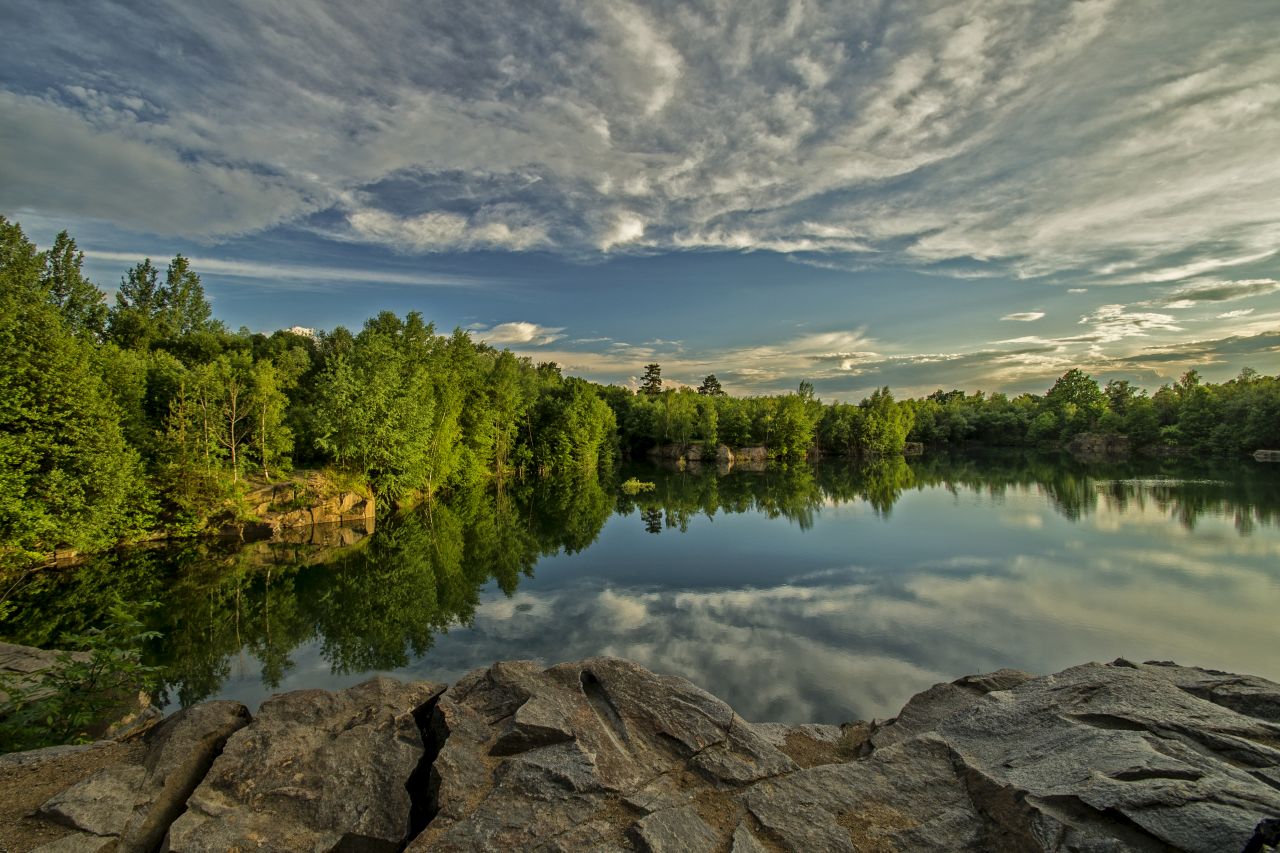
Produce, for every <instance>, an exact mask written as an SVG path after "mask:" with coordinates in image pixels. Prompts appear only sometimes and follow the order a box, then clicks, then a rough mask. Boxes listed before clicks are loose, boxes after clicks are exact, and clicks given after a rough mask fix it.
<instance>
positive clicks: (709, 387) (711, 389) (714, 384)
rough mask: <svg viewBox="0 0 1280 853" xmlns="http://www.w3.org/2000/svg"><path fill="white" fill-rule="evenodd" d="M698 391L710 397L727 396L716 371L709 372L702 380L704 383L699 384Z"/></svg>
mask: <svg viewBox="0 0 1280 853" xmlns="http://www.w3.org/2000/svg"><path fill="white" fill-rule="evenodd" d="M698 393H699V394H706V395H707V396H710V397H723V396H725V393H724V389H723V388H721V387H720V380H719V379H716V375H715V374H714V373H709V374H707V378H706V379H703V380H702V384H701V385H699V386H698Z"/></svg>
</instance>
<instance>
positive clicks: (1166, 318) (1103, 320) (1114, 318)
mask: <svg viewBox="0 0 1280 853" xmlns="http://www.w3.org/2000/svg"><path fill="white" fill-rule="evenodd" d="M1080 324H1081V325H1087V326H1091V327H1092V331H1093V334H1094V335H1095V336H1096V338H1097V341H1098V342H1099V343H1110V342H1114V341H1119V340H1122V339H1124V338H1133V337H1147V336H1148V335H1150V334H1151V333H1152V332H1157V331H1166V332H1180V331H1182V327H1181V326H1178V325H1175V324H1174V321H1173V317H1172V316H1171V315H1169V314H1156V313H1152V312H1142V311H1129V310H1126V308H1125V306H1123V305H1100V306H1098V308H1097V310H1096V311H1094V312H1093V313H1092V314H1087V315H1085V316H1084V317H1081V318H1080Z"/></svg>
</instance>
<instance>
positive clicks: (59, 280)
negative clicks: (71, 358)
mask: <svg viewBox="0 0 1280 853" xmlns="http://www.w3.org/2000/svg"><path fill="white" fill-rule="evenodd" d="M83 265H84V252H82V251H80V250H79V249H78V248H77V247H76V241H75V240H73V239H71V237H69V236H68V235H67V232H66V231H60V232H59V233H58V236H57V237H55V238H54V240H53V246H52V248H50V249H49V250H48V251H47V252H45V253H44V269H43V270H42V271H41V275H40V285H41V287H42V288H43V289H44V290H45V291H47V292H48V294H49V297H50V299H51V300H52V302H53V304H54V306H56V307H57V309H58V310H59V311H60V312H61V313H62V319H63V320H64V321H65V322H66V324H67V327H68V328H69V329H70V330H71V332H72V334H74V335H75V336H76V337H78V338H81V339H82V340H86V341H97V340H99V339H100V338H101V337H102V335H103V334H104V333H105V332H106V324H107V306H106V303H105V301H104V300H105V299H106V296H105V295H104V294H103V293H102V291H101V290H99V289H98V288H97V287H96V286H94V284H93V283H92V282H90V281H89V280H88V279H86V278H85V277H84V272H83V269H82V268H83Z"/></svg>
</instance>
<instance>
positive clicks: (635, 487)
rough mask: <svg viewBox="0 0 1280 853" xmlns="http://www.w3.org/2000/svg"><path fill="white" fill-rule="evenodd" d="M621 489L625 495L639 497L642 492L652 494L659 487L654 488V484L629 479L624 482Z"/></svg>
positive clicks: (632, 478)
mask: <svg viewBox="0 0 1280 853" xmlns="http://www.w3.org/2000/svg"><path fill="white" fill-rule="evenodd" d="M620 488H621V489H622V491H623V492H624V493H625V494H628V495H638V494H640V493H641V492H652V491H653V490H654V489H655V488H657V487H656V486H654V484H653V483H650V482H647V481H644V480H637V479H636V478H635V477H628V478H627V479H626V480H623V482H622V485H621V486H620Z"/></svg>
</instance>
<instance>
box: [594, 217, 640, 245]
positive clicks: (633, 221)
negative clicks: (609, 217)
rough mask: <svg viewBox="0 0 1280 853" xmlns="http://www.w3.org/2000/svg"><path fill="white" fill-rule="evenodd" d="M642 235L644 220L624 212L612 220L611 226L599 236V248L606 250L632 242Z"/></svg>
mask: <svg viewBox="0 0 1280 853" xmlns="http://www.w3.org/2000/svg"><path fill="white" fill-rule="evenodd" d="M643 236H644V220H643V219H641V218H640V217H639V216H636V215H635V214H631V213H625V214H623V215H621V216H619V217H617V219H615V220H614V223H613V226H612V227H611V228H610V229H609V230H608V231H606V232H605V234H604V236H602V237H601V238H600V250H601V251H602V252H607V251H609V250H610V249H612V248H613V247H614V246H620V245H625V244H627V243H634V242H635V241H637V240H639V239H640V238H641V237H643Z"/></svg>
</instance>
